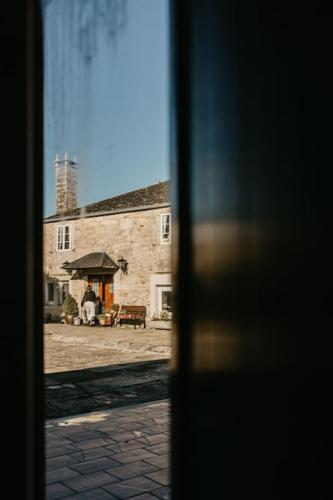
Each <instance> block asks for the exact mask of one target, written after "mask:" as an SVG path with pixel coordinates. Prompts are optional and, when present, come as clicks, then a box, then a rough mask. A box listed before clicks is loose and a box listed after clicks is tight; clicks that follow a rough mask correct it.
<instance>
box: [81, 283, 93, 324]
mask: <svg viewBox="0 0 333 500" xmlns="http://www.w3.org/2000/svg"><path fill="white" fill-rule="evenodd" d="M95 303H96V294H95V292H94V290H93V289H92V288H91V286H90V285H88V286H87V289H86V291H85V292H84V295H83V298H82V302H81V306H82V307H83V311H84V314H85V317H86V318H87V321H88V323H90V324H92V323H93V322H94V318H95Z"/></svg>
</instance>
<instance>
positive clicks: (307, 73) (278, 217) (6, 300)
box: [0, 0, 333, 500]
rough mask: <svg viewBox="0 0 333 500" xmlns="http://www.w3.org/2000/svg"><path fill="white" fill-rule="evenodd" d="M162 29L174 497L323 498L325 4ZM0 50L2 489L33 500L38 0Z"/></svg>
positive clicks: (38, 466)
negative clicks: (169, 186) (169, 93)
mask: <svg viewBox="0 0 333 500" xmlns="http://www.w3.org/2000/svg"><path fill="white" fill-rule="evenodd" d="M171 24H172V27H173V28H172V29H173V45H172V53H173V62H172V68H173V89H174V94H173V121H172V125H173V127H172V138H173V158H172V162H173V171H172V173H173V179H172V180H173V207H174V208H173V211H174V214H175V222H176V223H175V224H174V227H177V228H178V231H177V232H178V235H179V238H178V242H177V243H176V244H175V245H174V250H175V257H176V258H175V259H174V263H175V269H174V280H175V285H176V287H175V288H176V293H175V302H176V331H175V336H174V346H175V350H174V356H173V367H172V373H171V389H172V465H173V468H172V488H173V493H172V496H173V499H174V500H183V499H185V498H191V499H194V500H197V499H198V500H199V499H200V500H201V499H203V498H207V499H209V500H210V499H214V500H215V499H220V498H221V499H224V498H226V499H231V498H232V499H238V498H239V499H243V498H256V500H258V499H259V498H260V499H261V498H265V500H267V499H268V498H270V499H282V498H283V499H286V498H293V499H294V498H303V499H305V498H311V499H313V498H316V500H320V499H322V498H331V497H332V496H333V495H332V486H331V481H330V464H331V461H330V455H331V450H332V441H333V439H332V410H331V408H330V407H331V404H330V393H331V379H332V377H331V353H332V340H331V332H330V329H329V328H327V324H330V323H331V302H330V300H329V297H330V284H331V281H332V265H331V261H332V258H331V251H330V248H331V247H330V245H329V244H328V238H329V236H330V232H331V230H330V228H331V220H332V219H331V212H332V211H331V201H330V200H331V186H332V182H331V181H332V176H331V166H330V163H331V158H330V157H331V151H330V144H331V140H332V138H331V126H330V120H329V119H330V117H331V114H332V113H331V110H332V105H331V104H332V96H331V89H332V80H331V77H330V67H329V64H328V61H330V45H331V44H330V36H329V35H330V32H331V30H330V25H329V24H330V18H329V16H328V15H327V13H326V11H325V8H321V7H320V5H319V4H318V3H317V4H315V5H313V6H312V7H309V8H307V7H305V6H302V8H300V7H299V6H298V5H296V4H294V3H293V2H289V1H288V2H287V1H284V0H279V1H273V2H267V1H255V2H246V1H244V2H235V1H234V0H223V1H218V0H206V1H205V2H201V1H199V0H198V1H196V0H179V1H178V0H177V1H176V0H174V1H173V3H172V21H171ZM0 47H1V57H2V66H1V72H0V73H1V84H2V93H1V99H2V108H1V109H2V116H3V120H4V124H5V127H4V131H3V132H2V139H3V146H2V150H1V151H2V188H3V190H2V193H3V194H4V193H7V194H8V196H7V199H6V202H5V204H4V202H3V210H2V234H3V240H2V246H1V249H2V252H3V254H2V260H1V263H2V266H1V268H2V290H3V292H2V294H1V310H2V311H3V318H2V319H3V324H2V328H1V330H2V333H1V336H0V342H1V351H0V352H1V355H2V360H1V363H0V367H1V368H0V375H1V378H0V380H1V383H2V389H3V390H2V394H1V396H2V398H1V403H2V406H1V417H2V418H1V424H2V425H1V431H2V454H3V457H4V459H5V462H4V465H3V466H2V469H1V485H2V486H4V485H6V486H8V487H9V489H10V497H11V498H12V499H17V500H39V499H43V498H44V431H43V420H44V410H43V406H44V398H43V393H44V389H43V373H42V353H43V346H42V339H43V335H42V317H43V316H42V274H41V273H42V215H43V214H42V195H43V190H42V188H43V172H42V164H43V161H42V160H43V158H42V157H43V155H42V145H43V119H42V116H43V113H42V103H43V99H42V78H43V70H42V30H41V19H40V12H39V2H38V1H33V0H26V1H25V2H17V3H16V2H15V3H14V2H12V3H9V2H7V3H6V4H4V5H3V6H2V17H1V37H0ZM194 237H195V238H194ZM174 241H177V240H176V239H174ZM176 263H177V266H176ZM323 276H325V280H322V277H323Z"/></svg>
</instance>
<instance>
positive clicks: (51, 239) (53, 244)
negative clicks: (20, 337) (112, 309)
mask: <svg viewBox="0 0 333 500" xmlns="http://www.w3.org/2000/svg"><path fill="white" fill-rule="evenodd" d="M165 205H166V204H164V206H154V207H149V208H147V207H145V208H142V209H136V210H133V211H129V210H125V211H120V212H117V213H109V214H105V215H95V216H89V217H82V218H72V219H63V220H61V219H60V218H58V219H56V220H55V219H53V220H52V219H51V220H47V219H46V220H45V222H44V272H45V294H46V302H45V313H46V314H47V313H49V314H51V315H52V316H53V317H57V316H59V315H60V313H61V302H62V298H61V296H62V288H63V285H65V286H66V287H67V286H68V287H69V292H70V293H71V294H72V295H73V296H74V297H75V298H76V300H77V301H78V303H79V306H80V304H81V298H82V296H83V293H84V291H85V289H86V286H87V279H88V276H87V275H82V274H81V275H80V276H78V274H77V273H74V274H73V275H72V276H71V275H70V274H68V272H67V271H65V270H63V269H61V266H62V265H63V263H64V262H65V261H68V262H72V261H75V260H76V259H78V258H80V257H83V256H85V255H87V254H89V253H92V252H105V253H106V254H108V255H109V256H110V257H111V259H112V260H114V261H115V262H117V260H118V259H119V258H120V257H122V258H123V259H125V260H126V261H127V263H128V269H127V273H124V272H123V271H122V270H121V269H118V270H117V271H116V272H115V273H114V283H113V285H114V302H115V303H118V304H120V305H122V304H130V305H145V306H146V307H147V316H148V317H151V316H152V315H153V314H156V313H159V312H160V311H158V308H159V305H160V304H161V300H160V297H161V295H160V293H161V290H169V289H170V290H171V262H170V260H171V259H170V257H171V245H170V242H168V243H165V242H163V241H162V240H161V220H162V217H161V215H162V214H170V213H171V209H170V206H165ZM61 225H62V226H70V245H69V246H70V248H68V249H67V248H66V249H63V250H58V236H57V235H58V226H61ZM52 283H54V284H55V287H54V290H53V292H54V293H53V295H52ZM50 299H51V300H50ZM80 312H81V311H80Z"/></svg>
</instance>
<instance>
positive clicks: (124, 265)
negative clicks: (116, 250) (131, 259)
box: [117, 257, 128, 274]
mask: <svg viewBox="0 0 333 500" xmlns="http://www.w3.org/2000/svg"><path fill="white" fill-rule="evenodd" d="M117 264H118V266H119V267H120V269H121V270H122V272H123V273H124V274H127V267H128V262H127V260H125V259H123V257H120V259H118V260H117Z"/></svg>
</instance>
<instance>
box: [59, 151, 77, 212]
mask: <svg viewBox="0 0 333 500" xmlns="http://www.w3.org/2000/svg"><path fill="white" fill-rule="evenodd" d="M54 164H55V171H56V213H57V214H59V213H63V212H66V211H67V210H72V209H73V208H76V207H77V161H76V156H74V157H73V158H70V157H69V155H68V153H65V156H64V158H63V159H61V158H60V157H59V155H58V154H57V155H56V158H55V160H54Z"/></svg>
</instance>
